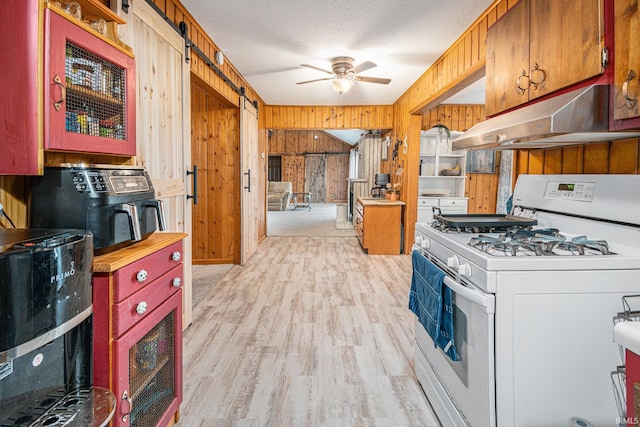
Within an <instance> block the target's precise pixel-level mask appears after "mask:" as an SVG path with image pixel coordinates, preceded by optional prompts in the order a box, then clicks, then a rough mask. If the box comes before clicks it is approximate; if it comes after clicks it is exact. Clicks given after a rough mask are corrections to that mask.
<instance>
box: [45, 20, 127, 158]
mask: <svg viewBox="0 0 640 427" xmlns="http://www.w3.org/2000/svg"><path fill="white" fill-rule="evenodd" d="M69 19H72V18H69ZM69 19H67V18H66V17H62V16H60V15H58V14H57V13H55V12H53V11H52V10H49V9H47V10H45V16H44V22H45V43H44V55H45V61H44V148H45V149H46V150H63V151H79V152H86V153H102V154H116V155H127V156H130V155H135V149H136V144H135V131H136V126H135V61H134V59H133V58H131V57H130V56H129V55H127V54H125V53H124V52H122V51H121V50H119V49H117V48H115V47H114V46H112V45H111V44H109V43H107V42H105V41H104V40H102V39H100V38H99V37H97V36H95V35H93V34H91V33H89V32H88V31H86V30H84V29H83V28H81V27H79V26H78V25H76V24H75V23H73V22H71V21H70V20H69Z"/></svg>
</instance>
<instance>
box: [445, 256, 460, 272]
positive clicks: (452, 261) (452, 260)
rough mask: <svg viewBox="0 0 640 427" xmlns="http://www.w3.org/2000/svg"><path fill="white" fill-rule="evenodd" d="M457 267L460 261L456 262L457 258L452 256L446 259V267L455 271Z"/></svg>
mask: <svg viewBox="0 0 640 427" xmlns="http://www.w3.org/2000/svg"><path fill="white" fill-rule="evenodd" d="M459 265H460V261H458V257H457V256H455V255H454V256H451V257H449V258H447V267H449V268H453V269H454V270H457V269H458V266H459Z"/></svg>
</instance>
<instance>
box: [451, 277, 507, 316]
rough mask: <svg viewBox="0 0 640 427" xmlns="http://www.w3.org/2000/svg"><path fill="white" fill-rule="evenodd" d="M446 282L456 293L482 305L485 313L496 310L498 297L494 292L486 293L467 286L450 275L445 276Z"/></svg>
mask: <svg viewBox="0 0 640 427" xmlns="http://www.w3.org/2000/svg"><path fill="white" fill-rule="evenodd" d="M444 284H445V285H447V287H448V288H449V289H451V290H452V291H453V292H455V293H456V294H458V295H460V296H462V297H464V298H466V299H468V300H469V301H471V302H473V303H475V304H478V305H481V306H482V307H483V308H484V311H485V313H495V312H496V297H495V295H492V294H485V293H484V292H482V291H477V290H475V289H471V288H469V287H467V286H464V285H461V284H460V283H458V282H456V281H455V280H453V279H451V278H450V277H448V276H445V277H444Z"/></svg>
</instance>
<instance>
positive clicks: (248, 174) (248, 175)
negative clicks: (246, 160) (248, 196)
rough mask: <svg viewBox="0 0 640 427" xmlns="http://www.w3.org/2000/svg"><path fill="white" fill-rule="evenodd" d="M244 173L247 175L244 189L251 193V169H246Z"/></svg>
mask: <svg viewBox="0 0 640 427" xmlns="http://www.w3.org/2000/svg"><path fill="white" fill-rule="evenodd" d="M244 174H245V175H247V186H246V187H244V189H245V190H247V191H248V192H249V193H251V169H247V171H246V172H245V173H244Z"/></svg>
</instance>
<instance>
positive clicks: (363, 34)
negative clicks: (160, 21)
mask: <svg viewBox="0 0 640 427" xmlns="http://www.w3.org/2000/svg"><path fill="white" fill-rule="evenodd" d="M181 1H182V3H183V4H184V5H185V6H186V8H187V10H189V12H190V13H191V14H192V15H193V16H194V18H195V19H196V20H197V21H198V23H199V24H200V25H201V26H202V27H203V28H204V29H205V31H206V32H207V33H208V34H209V35H210V36H211V38H212V39H213V40H214V42H215V43H216V44H217V45H218V46H219V48H220V50H221V51H222V53H223V54H224V56H225V58H226V59H227V60H228V61H230V62H231V63H232V64H233V65H234V66H235V67H236V69H237V70H238V71H239V72H240V74H242V76H243V77H244V78H245V79H246V80H247V81H248V82H249V84H250V85H251V87H253V89H255V90H256V91H257V92H258V94H259V95H260V97H261V98H262V99H263V100H264V101H265V102H266V103H267V104H269V105H340V104H342V105H375V104H392V103H394V102H395V101H396V100H397V99H398V98H399V97H400V96H401V95H402V94H403V93H404V92H405V91H406V90H407V89H408V88H409V87H410V86H411V85H412V84H413V83H414V82H415V81H416V80H417V79H418V78H419V77H420V76H421V75H422V74H423V73H424V72H425V71H426V70H427V69H428V68H429V66H430V65H431V64H432V63H433V62H434V61H435V60H436V59H437V58H438V57H439V56H440V55H441V54H442V53H443V52H444V51H445V50H446V49H447V48H448V47H449V46H450V45H451V44H452V43H453V42H454V41H455V40H456V39H457V38H458V37H459V36H460V35H461V34H462V33H463V32H464V31H465V30H466V29H467V28H468V27H469V26H470V25H471V24H472V23H473V21H475V19H476V18H477V17H478V16H480V15H481V14H482V13H483V12H484V11H485V10H486V9H487V8H488V7H489V5H490V4H491V3H493V0H448V1H442V0H395V1H394V0H341V1H337V0H324V1H306V0H271V1H256V0H235V1H228V0H181ZM336 56H351V57H353V58H354V60H355V63H356V64H359V63H361V62H364V61H371V62H374V63H376V64H377V67H375V68H372V69H370V70H367V71H365V72H362V73H361V75H362V76H371V77H382V78H390V79H391V83H390V84H388V85H380V84H374V83H364V82H356V84H355V86H354V87H353V88H352V89H351V90H350V91H349V92H347V93H345V94H344V95H343V97H342V99H341V97H340V95H339V94H337V93H336V92H334V91H333V89H332V88H331V86H330V83H329V82H328V81H321V82H315V83H310V84H306V85H297V84H296V82H299V81H306V80H312V79H319V78H324V77H328V75H326V74H324V73H322V72H321V71H317V70H313V69H309V68H304V67H301V66H300V64H309V65H313V66H316V67H319V68H322V69H326V70H331V64H330V59H331V58H333V57H336ZM212 59H213V58H212ZM480 102H482V101H480Z"/></svg>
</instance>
